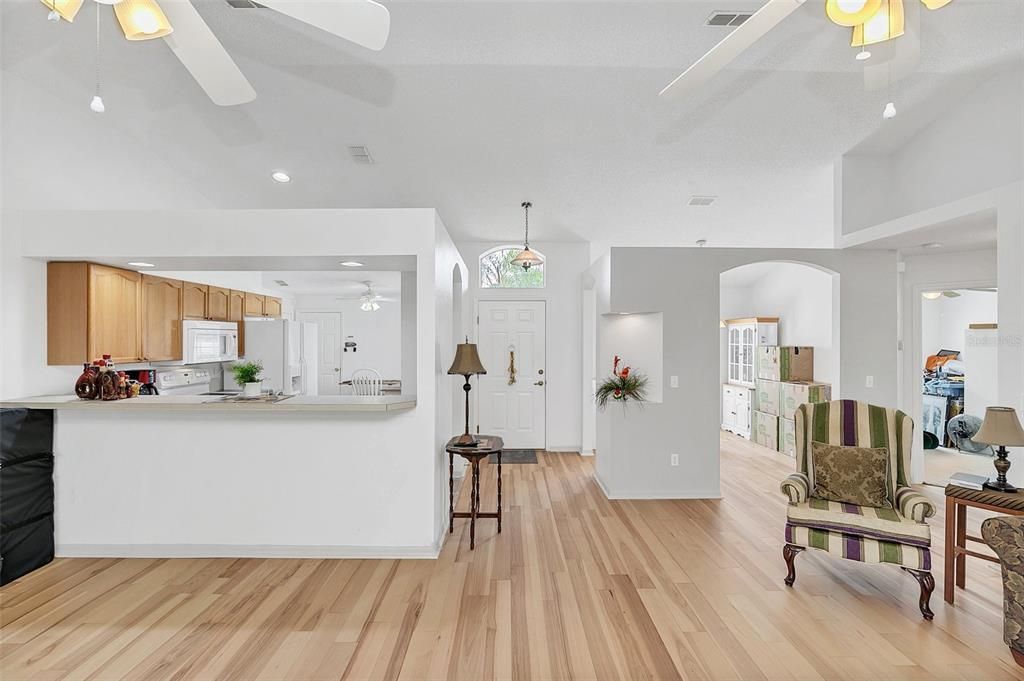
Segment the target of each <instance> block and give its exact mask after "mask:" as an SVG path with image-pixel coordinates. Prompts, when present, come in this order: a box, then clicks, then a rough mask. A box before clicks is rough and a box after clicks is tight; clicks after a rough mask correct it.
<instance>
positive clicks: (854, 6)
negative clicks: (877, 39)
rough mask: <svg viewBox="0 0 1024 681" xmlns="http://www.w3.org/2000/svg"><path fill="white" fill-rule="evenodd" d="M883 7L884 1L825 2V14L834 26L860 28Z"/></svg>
mask: <svg viewBox="0 0 1024 681" xmlns="http://www.w3.org/2000/svg"><path fill="white" fill-rule="evenodd" d="M881 6H882V0H825V14H826V15H827V16H828V18H829V19H830V20H831V21H832V23H833V24H837V25H839V26H859V25H861V24H863V23H864V22H865V21H867V20H868V19H870V18H871V17H872V16H874V14H875V13H876V12H877V11H878V9H879V8H880V7H881Z"/></svg>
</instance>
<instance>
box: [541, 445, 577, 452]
mask: <svg viewBox="0 0 1024 681" xmlns="http://www.w3.org/2000/svg"><path fill="white" fill-rule="evenodd" d="M544 451H545V452H571V453H573V454H579V453H580V446H579V445H557V446H556V445H551V446H549V447H545V448H544Z"/></svg>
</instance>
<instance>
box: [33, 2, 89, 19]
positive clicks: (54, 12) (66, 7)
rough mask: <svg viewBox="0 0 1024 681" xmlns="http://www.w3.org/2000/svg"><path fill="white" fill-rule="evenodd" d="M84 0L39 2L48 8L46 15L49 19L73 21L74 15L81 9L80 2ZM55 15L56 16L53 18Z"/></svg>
mask: <svg viewBox="0 0 1024 681" xmlns="http://www.w3.org/2000/svg"><path fill="white" fill-rule="evenodd" d="M83 1H84V0H41V2H42V3H43V4H44V5H46V6H47V7H49V8H50V15H49V17H47V18H48V19H49V20H50V21H60V20H61V19H63V20H64V21H74V20H75V15H76V14H78V10H80V9H82V2H83ZM55 17H56V18H55Z"/></svg>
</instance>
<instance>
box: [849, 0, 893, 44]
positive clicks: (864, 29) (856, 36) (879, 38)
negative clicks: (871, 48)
mask: <svg viewBox="0 0 1024 681" xmlns="http://www.w3.org/2000/svg"><path fill="white" fill-rule="evenodd" d="M903 27H904V21H903V0H882V6H881V8H880V9H879V10H878V11H877V12H876V13H875V14H874V15H873V16H872V17H871V18H870V19H868V20H867V21H866V22H864V23H863V24H860V25H859V26H854V27H853V40H851V41H850V45H851V46H853V47H864V46H865V45H874V44H876V43H882V42H885V41H886V40H892V39H893V38H899V37H900V36H901V35H903Z"/></svg>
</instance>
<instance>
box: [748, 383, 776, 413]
mask: <svg viewBox="0 0 1024 681" xmlns="http://www.w3.org/2000/svg"><path fill="white" fill-rule="evenodd" d="M754 409H756V410H758V411H763V412H764V413H765V414H771V415H772V416H780V415H781V414H782V384H781V383H779V382H778V381H762V380H758V382H757V402H755V403H754Z"/></svg>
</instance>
